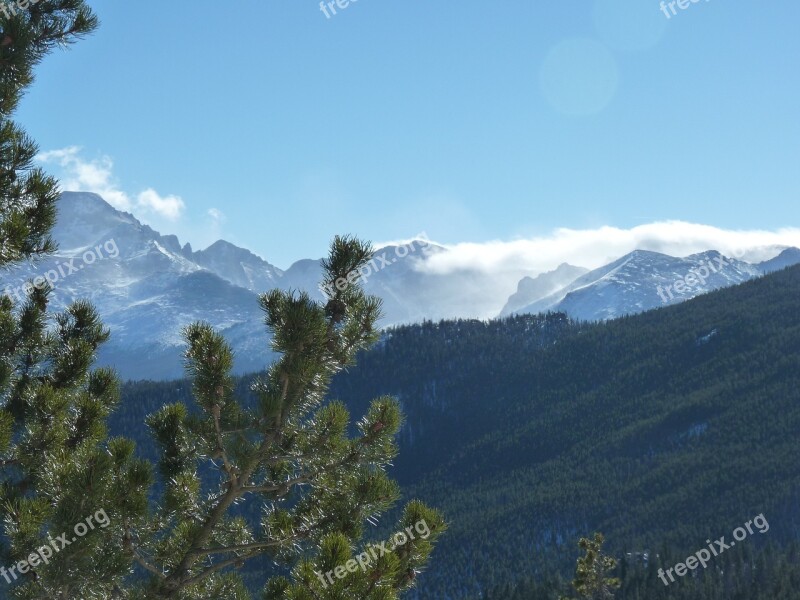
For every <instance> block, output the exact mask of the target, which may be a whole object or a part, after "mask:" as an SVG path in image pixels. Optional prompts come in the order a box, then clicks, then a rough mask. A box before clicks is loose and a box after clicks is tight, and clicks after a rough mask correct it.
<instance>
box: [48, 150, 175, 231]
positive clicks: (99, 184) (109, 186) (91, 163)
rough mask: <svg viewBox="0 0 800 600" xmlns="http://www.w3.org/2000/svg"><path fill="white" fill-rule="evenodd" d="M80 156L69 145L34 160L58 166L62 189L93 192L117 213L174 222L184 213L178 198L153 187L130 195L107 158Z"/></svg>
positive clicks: (112, 162)
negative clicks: (161, 192) (85, 157)
mask: <svg viewBox="0 0 800 600" xmlns="http://www.w3.org/2000/svg"><path fill="white" fill-rule="evenodd" d="M80 153H81V149H80V148H79V147H78V146H69V147H67V148H62V149H60V150H50V151H48V152H42V153H40V154H39V155H37V157H36V159H37V160H38V161H39V162H42V163H51V164H55V165H58V166H59V167H61V169H62V170H63V172H62V174H61V178H60V180H61V187H62V188H63V189H65V190H69V191H76V192H93V193H95V194H99V195H100V196H102V197H103V199H104V200H105V201H106V202H108V203H109V204H111V205H112V206H113V207H115V208H118V209H119V210H124V211H128V212H133V211H136V212H137V213H139V214H144V215H148V214H149V215H157V216H159V217H162V218H164V219H167V220H169V221H176V220H178V219H179V218H180V217H181V215H182V214H183V211H184V209H185V208H186V205H185V204H184V202H183V200H182V199H181V198H180V196H175V195H167V196H162V195H161V194H159V193H158V192H157V191H156V190H154V189H153V188H147V189H145V190H143V191H141V192H139V193H138V194H136V195H135V196H131V195H129V194H128V193H126V192H124V191H123V190H121V189H120V186H119V184H118V183H117V181H116V180H115V179H114V161H113V160H112V159H111V158H110V157H109V156H102V157H100V158H98V159H95V160H85V159H84V158H83V157H81V155H80ZM137 216H138V215H137Z"/></svg>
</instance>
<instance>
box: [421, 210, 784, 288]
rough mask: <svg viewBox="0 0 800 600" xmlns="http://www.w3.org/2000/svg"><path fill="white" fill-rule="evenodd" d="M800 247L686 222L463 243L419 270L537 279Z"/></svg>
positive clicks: (776, 235)
mask: <svg viewBox="0 0 800 600" xmlns="http://www.w3.org/2000/svg"><path fill="white" fill-rule="evenodd" d="M785 246H795V247H800V228H784V229H779V230H776V231H766V230H729V229H720V228H718V227H713V226H710V225H700V224H696V223H687V222H684V221H664V222H656V223H649V224H646V225H640V226H637V227H633V228H630V229H621V228H617V227H609V226H606V227H600V228H597V229H557V230H555V231H554V232H553V233H551V234H550V235H546V236H541V237H535V238H532V239H525V240H515V241H491V242H485V243H461V244H455V245H449V246H445V247H446V248H447V250H448V251H447V252H442V253H437V254H434V255H431V256H430V257H429V258H428V260H426V261H425V263H424V264H421V265H420V268H421V269H423V270H425V271H428V272H431V273H450V272H453V271H459V270H467V271H469V270H477V271H482V272H494V273H496V274H500V273H503V272H507V273H509V274H510V273H514V274H516V273H518V272H519V271H525V272H527V273H529V274H532V275H533V274H537V273H541V272H544V271H549V270H552V269H554V268H556V267H557V266H558V265H560V264H561V263H564V262H568V263H570V264H573V265H577V266H582V267H587V268H590V269H594V268H597V267H601V266H603V265H605V264H607V263H609V262H610V261H612V260H615V259H617V258H619V257H620V256H623V255H625V254H627V253H628V252H632V251H633V250H636V249H640V250H652V251H655V252H662V253H664V254H669V255H671V256H688V255H689V254H694V253H697V252H703V251H706V250H719V251H720V252H722V253H723V254H725V255H726V256H733V257H741V258H742V260H747V261H752V262H758V261H761V260H766V259H769V258H772V257H773V256H775V255H777V254H778V253H779V251H780V247H785Z"/></svg>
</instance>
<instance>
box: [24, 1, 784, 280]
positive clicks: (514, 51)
mask: <svg viewBox="0 0 800 600" xmlns="http://www.w3.org/2000/svg"><path fill="white" fill-rule="evenodd" d="M92 5H93V6H94V8H95V9H96V11H97V13H98V14H99V16H100V18H101V20H102V26H101V28H100V30H99V31H98V32H97V33H96V34H94V35H93V36H91V37H90V38H88V39H87V40H85V41H83V42H81V43H80V44H78V45H76V46H75V47H73V48H72V49H70V50H69V51H67V52H57V53H56V54H55V55H53V56H51V57H48V58H47V59H46V62H45V63H44V64H43V65H42V67H41V68H40V69H39V72H38V79H37V83H36V84H35V86H34V87H33V89H32V90H31V91H30V93H29V94H28V96H27V97H26V99H25V100H24V101H23V103H22V106H21V108H20V110H19V113H18V118H19V119H20V120H21V121H22V122H23V123H24V125H25V127H26V128H27V129H28V130H29V132H30V133H31V134H32V136H33V137H34V138H35V139H36V140H37V141H38V142H39V144H40V147H41V150H42V151H43V152H44V153H45V154H44V155H43V158H45V159H46V164H47V166H48V168H49V169H50V170H51V171H52V172H53V173H54V174H57V175H59V176H61V177H62V179H63V181H64V186H65V188H69V189H72V188H77V187H82V188H83V189H85V190H87V191H101V192H105V193H104V195H105V196H107V197H106V199H107V200H109V201H111V202H112V203H114V204H115V205H116V206H118V207H121V208H126V209H127V210H130V211H131V212H133V213H134V214H135V215H136V216H137V217H140V218H141V219H143V220H144V221H146V222H148V223H149V224H151V225H153V226H154V227H155V228H156V229H159V230H160V231H162V232H163V233H176V234H178V235H179V237H180V238H181V241H182V242H185V241H190V242H192V244H193V245H194V246H195V247H196V248H197V247H204V246H206V245H208V244H209V243H211V242H212V241H214V240H215V239H217V238H220V237H222V238H225V239H228V240H230V241H232V242H234V243H237V244H239V245H242V246H245V247H247V248H249V249H251V250H253V251H254V252H257V253H258V254H260V255H261V256H263V257H264V258H266V259H267V260H269V261H270V262H272V263H273V264H276V265H278V266H280V267H284V268H285V267H288V266H289V264H291V262H293V261H294V260H296V259H300V258H304V257H318V256H322V255H323V254H324V253H325V249H326V247H327V245H328V242H329V240H330V238H331V237H332V236H333V235H335V234H337V233H354V234H357V235H359V236H361V237H364V238H366V239H371V240H374V241H384V240H392V239H404V238H409V237H412V236H414V235H415V234H418V233H422V232H424V233H425V234H426V235H427V236H428V237H429V238H430V239H432V240H436V241H438V242H441V243H446V244H456V243H459V242H472V243H484V242H490V241H492V240H500V241H505V242H512V241H514V240H521V239H532V238H539V237H542V236H544V237H547V236H549V235H552V232H553V231H555V230H556V229H558V228H571V229H581V230H599V229H600V228H602V227H604V226H610V227H615V228H620V229H622V230H630V229H632V228H635V227H637V226H642V225H645V224H649V223H655V222H664V221H670V220H680V221H683V222H688V223H696V224H703V225H712V226H715V227H718V228H721V229H725V230H766V231H775V230H778V229H780V228H786V227H797V226H798V225H800V224H799V223H798V200H799V199H800V198H799V196H800V193H798V192H799V191H800V168H798V163H800V118H798V108H799V107H800V64H799V63H800V38H799V37H798V36H797V23H798V22H800V5H799V4H797V3H794V2H788V1H786V0H781V1H779V2H774V3H756V2H753V1H744V0H725V1H722V0H711V1H710V2H699V3H695V4H690V5H689V7H688V8H687V9H686V10H679V11H678V14H677V15H675V16H672V17H671V18H670V19H667V17H666V16H665V15H664V13H662V12H661V9H660V7H659V2H658V0H594V1H590V0H587V1H585V2H555V1H551V2H542V1H539V0H536V1H534V2H531V1H530V0H508V1H507V2H502V3H496V4H495V3H488V2H477V1H475V0H461V1H459V2H430V3H429V2H425V3H422V2H399V1H390V0H358V2H355V3H352V4H351V5H350V6H348V7H347V8H346V9H344V10H341V9H337V14H336V15H335V16H331V18H326V16H325V15H324V14H323V12H322V11H321V10H320V7H319V3H318V2H317V1H315V0H267V1H264V0H234V1H232V2H226V3H223V2H211V1H210V0H195V1H193V2H191V3H188V2H170V3H164V2H158V3H157V2H154V1H152V0H138V1H137V2H135V3H123V2H119V1H118V0H102V1H100V0H98V1H96V2H92ZM67 184H70V185H67ZM90 188H92V189H90Z"/></svg>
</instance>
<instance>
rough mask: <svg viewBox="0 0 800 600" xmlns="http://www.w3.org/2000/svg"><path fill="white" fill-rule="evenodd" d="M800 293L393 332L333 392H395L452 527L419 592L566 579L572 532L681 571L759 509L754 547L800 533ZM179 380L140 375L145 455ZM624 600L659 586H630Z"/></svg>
mask: <svg viewBox="0 0 800 600" xmlns="http://www.w3.org/2000/svg"><path fill="white" fill-rule="evenodd" d="M798 298H800V268H798V267H795V268H791V269H788V270H785V271H781V272H778V273H775V274H773V275H770V276H766V277H763V278H761V279H758V280H754V281H751V282H748V283H746V284H743V285H741V286H737V287H735V288H730V289H726V290H721V291H719V292H715V293H712V294H709V295H707V296H703V297H700V298H696V299H694V300H692V301H689V302H687V303H685V304H682V305H678V306H674V307H669V308H666V309H661V310H657V311H653V312H649V313H645V314H643V315H638V316H635V317H629V318H623V319H620V320H617V321H612V322H608V323H604V324H597V325H587V324H575V323H571V322H569V321H568V320H567V319H566V318H565V317H564V316H563V315H550V316H548V317H519V318H512V319H508V320H503V321H493V322H489V323H484V322H478V321H455V322H442V323H438V324H434V323H425V324H423V325H419V326H409V327H402V328H397V329H394V330H391V331H389V332H388V333H387V335H386V336H385V338H384V341H383V342H382V343H380V344H379V346H378V347H377V348H375V349H373V350H372V351H370V352H368V353H366V354H364V355H363V356H361V357H360V358H359V361H358V366H357V367H355V368H353V369H352V370H350V371H349V372H348V373H345V374H342V375H340V376H338V377H337V379H336V380H335V383H334V386H333V391H332V397H335V398H338V399H341V400H343V401H344V402H345V403H347V405H348V406H349V407H350V409H351V411H352V413H353V414H356V415H358V414H363V412H364V410H365V407H366V406H367V402H368V401H369V400H371V399H372V398H374V397H375V396H378V395H381V394H393V395H396V396H397V397H399V398H400V400H401V402H402V406H403V409H404V411H405V413H406V416H407V422H406V425H405V427H404V429H403V431H402V434H401V447H400V455H399V457H398V459H397V461H396V466H395V469H394V471H393V472H392V473H391V474H392V475H393V476H394V477H395V478H397V479H398V480H399V482H400V484H401V486H402V488H403V491H404V494H405V495H406V497H407V498H411V497H418V498H421V499H422V500H424V501H425V502H428V503H430V504H432V505H434V506H437V507H440V508H441V509H442V511H443V512H444V514H445V516H446V517H447V519H448V520H449V522H450V523H451V527H450V530H449V531H448V534H447V535H446V536H444V537H443V538H442V540H441V542H440V545H439V547H438V548H437V553H436V555H435V556H434V559H433V561H432V563H431V566H430V568H429V570H428V571H427V572H425V573H424V574H423V575H422V576H421V578H420V579H421V583H420V596H421V597H423V598H437V599H438V598H475V597H479V595H480V594H482V593H484V592H486V591H487V590H490V589H493V588H495V586H498V585H505V584H509V583H513V582H516V581H521V580H525V579H533V580H535V581H537V582H543V581H545V580H547V579H548V578H550V577H551V576H554V575H555V574H556V573H560V574H561V575H562V577H563V578H565V579H568V578H569V576H570V574H571V573H570V571H571V569H572V567H573V566H574V561H575V558H576V555H577V552H576V546H575V542H576V540H577V538H578V537H580V536H582V535H586V534H590V533H591V532H593V531H602V532H604V533H605V535H606V538H607V540H608V544H607V550H608V551H609V552H610V553H611V554H613V555H616V556H623V555H626V554H627V553H628V552H631V553H636V552H648V553H649V555H650V556H652V557H653V559H652V560H651V564H655V563H656V562H657V560H658V559H656V558H655V555H656V554H658V555H659V556H664V555H672V554H674V555H675V556H676V558H675V560H674V561H672V563H671V564H674V562H677V561H679V560H682V559H683V558H685V557H686V556H688V555H690V554H692V553H694V552H695V551H696V550H697V549H699V548H702V547H703V546H705V545H706V544H705V543H704V541H705V540H706V539H708V538H712V539H717V538H718V537H719V536H721V535H728V537H730V532H731V531H732V530H733V529H734V528H736V527H737V526H739V525H741V524H742V523H744V522H745V521H747V520H748V519H751V518H753V517H754V516H755V515H758V514H761V513H763V514H764V515H765V516H766V518H767V519H768V520H769V523H770V525H771V527H770V530H769V532H767V533H766V534H764V535H759V534H757V535H756V536H754V537H752V538H749V539H748V540H747V541H746V542H744V543H743V545H745V544H746V547H747V550H748V551H752V552H753V553H759V552H760V551H761V548H762V547H763V545H764V543H765V542H770V543H771V544H773V545H774V548H773V550H772V552H773V553H777V554H781V553H782V552H784V551H785V550H784V549H785V548H786V547H787V546H786V545H787V544H788V543H789V542H791V541H793V540H795V541H796V540H797V537H798V531H800V514H798V499H799V498H800V493H798V492H799V491H800V461H799V460H798V459H800V444H798V441H797V435H798V432H800V403H799V402H798V400H800V375H799V374H800V370H798V366H800V309H799V307H800V303H799V302H798ZM240 385H242V386H246V385H247V381H243V382H241V384H240ZM187 389H188V386H186V385H185V384H183V383H179V382H177V383H160V384H155V383H139V384H129V385H128V386H126V388H125V391H124V395H125V399H124V402H123V408H122V409H121V410H120V412H119V413H118V414H117V415H116V416H115V417H114V422H113V426H114V427H115V428H116V430H117V431H118V432H124V433H126V434H127V435H132V436H134V437H136V438H137V439H138V440H140V449H141V450H142V451H143V452H147V451H148V448H147V446H148V444H149V442H148V441H146V440H147V439H148V438H147V437H146V434H145V432H144V431H143V429H142V427H141V423H142V422H143V416H144V414H146V413H148V412H151V411H152V410H154V409H155V408H156V407H157V406H159V405H161V404H163V403H165V402H168V401H175V400H177V399H183V398H186V397H187V393H188V392H187ZM137 428H138V429H137ZM389 521H391V519H390V520H389ZM632 555H634V556H635V554H632ZM786 556H788V554H787V555H786ZM787 560H789V558H787ZM665 564H666V565H667V566H671V564H669V563H665ZM787 568H788V567H787ZM707 574H709V575H713V573H712V568H711V567H709V570H708V571H707ZM687 581H688V579H687ZM687 581H678V582H677V583H674V584H672V586H671V588H670V592H671V593H677V592H676V591H675V590H679V589H680V586H681V585H683V584H685V583H687ZM656 583H658V584H659V585H662V587H663V584H661V583H660V582H659V581H658V580H656ZM709 585H712V587H713V580H712V583H711V584H709ZM504 589H506V592H508V593H511V592H509V591H508V588H504ZM637 589H638V588H637ZM497 593H498V592H495V594H497ZM500 593H505V592H500ZM520 593H522V592H520ZM500 597H502V596H497V595H494V596H492V598H500ZM517 597H528V596H517ZM530 597H532V598H533V597H539V596H533V595H532V596H530ZM541 597H549V596H541ZM619 597H629V598H645V597H648V598H649V597H650V596H649V595H647V594H646V593H644V595H643V592H642V591H641V590H639V591H635V588H634V587H632V586H630V585H629V586H628V588H627V590H626V589H623V591H622V592H621V593H620V594H619ZM670 597H672V596H670ZM675 597H680V596H675ZM708 597H709V598H717V597H720V598H721V597H722V596H708ZM731 597H732V596H731Z"/></svg>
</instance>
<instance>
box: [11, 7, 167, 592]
mask: <svg viewBox="0 0 800 600" xmlns="http://www.w3.org/2000/svg"><path fill="white" fill-rule="evenodd" d="M96 25H97V19H96V17H95V16H94V15H93V13H92V12H91V10H90V9H89V8H88V7H87V6H86V5H85V4H84V2H83V1H82V0H40V1H39V2H37V3H33V4H30V5H29V6H28V7H27V8H24V9H23V8H21V7H20V6H18V5H17V4H16V3H12V4H7V3H5V2H4V3H3V5H2V7H0V29H2V31H1V32H0V269H3V270H8V269H10V268H13V266H14V265H15V264H18V263H20V262H21V261H26V260H28V261H36V260H37V259H38V258H41V257H43V256H46V255H48V254H50V253H52V252H53V251H54V250H55V249H56V247H55V243H54V242H53V240H52V238H51V237H50V231H51V229H52V226H53V224H54V222H55V218H56V200H57V199H58V196H59V190H58V186H57V182H56V181H55V180H54V179H53V178H52V177H49V176H47V175H46V174H45V173H43V172H42V170H40V169H37V168H34V167H33V159H34V156H35V155H36V153H37V147H36V144H35V143H34V142H33V141H32V140H31V139H30V138H29V137H28V136H27V135H26V134H25V132H24V130H23V129H22V128H21V127H20V126H19V125H18V124H16V123H14V122H13V120H12V115H13V113H14V111H15V109H16V108H17V105H18V103H19V101H20V98H21V97H22V94H23V93H24V91H25V89H26V88H27V87H28V86H29V85H31V83H32V82H33V70H34V68H35V67H36V65H37V64H38V63H39V62H40V61H41V60H42V59H43V58H44V57H45V56H46V55H47V54H48V52H50V51H51V50H52V49H54V48H55V47H57V46H65V45H68V44H71V43H73V42H75V41H76V40H77V39H79V38H80V37H82V36H84V35H86V34H88V33H89V32H91V31H92V30H93V29H94V28H95V27H96ZM50 292H51V290H50V289H49V288H47V287H46V286H44V287H36V286H33V285H30V286H28V288H27V292H26V298H25V299H24V300H23V301H22V302H21V303H20V305H16V306H15V304H14V302H13V301H12V299H11V298H9V297H8V296H2V298H0V394H1V396H0V397H1V398H2V399H1V400H0V507H1V510H2V517H3V524H2V527H3V531H2V536H0V565H2V566H0V576H1V577H0V586H3V587H5V586H7V587H9V588H10V590H9V591H8V592H3V593H2V597H4V598H5V597H16V598H47V599H53V598H55V599H67V598H69V599H74V598H110V597H112V594H114V593H115V592H114V590H115V589H116V588H117V586H118V585H121V583H122V579H123V578H124V577H125V576H127V574H128V573H129V571H130V569H129V563H130V559H129V558H128V557H126V555H125V552H124V551H123V539H122V528H121V527H120V523H122V522H124V521H125V520H126V519H128V518H133V517H135V516H137V515H142V514H145V512H146V495H145V493H146V490H147V488H148V486H149V482H150V478H151V477H150V473H149V471H150V470H149V468H148V466H147V465H144V464H142V463H140V462H138V461H135V460H133V444H132V443H131V442H129V441H127V440H123V439H116V440H111V441H107V438H106V430H105V418H106V417H107V415H108V414H109V412H110V411H111V410H112V409H113V407H114V406H115V404H116V402H117V399H118V396H119V385H118V382H117V379H116V377H115V376H114V374H113V373H112V372H110V371H108V370H97V371H91V370H90V368H91V365H92V362H93V358H94V355H95V353H96V350H97V348H98V347H99V345H100V344H101V343H102V342H104V341H105V340H106V338H107V337H108V331H107V330H106V329H105V328H103V326H102V324H101V323H100V320H99V318H98V315H97V313H96V311H95V310H94V309H93V308H92V307H91V306H90V305H89V304H88V303H85V302H77V303H75V304H73V305H72V306H70V307H69V308H68V309H67V310H66V311H65V312H63V313H61V314H56V315H51V314H49V313H48V311H47V304H48V296H49V294H50ZM112 524H113V525H114V526H113V527H111V526H110V525H112ZM73 540H74V541H73Z"/></svg>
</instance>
